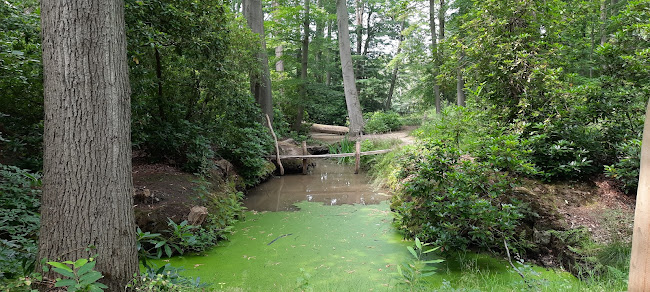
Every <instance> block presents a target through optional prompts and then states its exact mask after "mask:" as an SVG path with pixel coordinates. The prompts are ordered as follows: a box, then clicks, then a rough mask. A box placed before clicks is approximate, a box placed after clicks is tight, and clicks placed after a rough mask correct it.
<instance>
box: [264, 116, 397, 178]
mask: <svg viewBox="0 0 650 292" xmlns="http://www.w3.org/2000/svg"><path fill="white" fill-rule="evenodd" d="M266 121H267V122H268V126H269V129H270V130H271V135H273V139H274V140H275V155H274V156H272V157H270V158H271V159H275V161H277V163H278V166H279V168H280V175H284V167H283V166H282V159H302V174H307V165H308V164H309V159H319V158H342V157H353V156H354V173H355V174H358V173H359V168H360V167H361V156H366V155H376V154H384V153H388V152H391V151H393V149H383V150H373V151H364V152H361V142H360V141H356V143H355V147H354V148H355V152H354V153H336V154H319V155H311V154H309V152H308V151H307V142H305V141H303V142H302V154H301V155H280V147H279V146H278V138H277V137H276V136H275V131H273V127H272V126H271V121H270V119H269V116H268V115H266Z"/></svg>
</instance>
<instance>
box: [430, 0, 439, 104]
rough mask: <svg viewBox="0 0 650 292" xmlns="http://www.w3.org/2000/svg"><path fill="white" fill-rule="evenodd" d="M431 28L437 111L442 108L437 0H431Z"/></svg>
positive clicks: (434, 93)
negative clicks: (439, 77)
mask: <svg viewBox="0 0 650 292" xmlns="http://www.w3.org/2000/svg"><path fill="white" fill-rule="evenodd" d="M429 29H430V30H431V57H432V58H433V97H434V100H435V104H436V113H437V114H439V113H440V112H441V108H440V85H438V77H437V76H438V69H439V68H438V39H437V38H438V34H437V33H436V1H435V0H429Z"/></svg>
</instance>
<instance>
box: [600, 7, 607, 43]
mask: <svg viewBox="0 0 650 292" xmlns="http://www.w3.org/2000/svg"><path fill="white" fill-rule="evenodd" d="M605 42H607V0H601V1H600V45H601V46H602V45H604V44H605Z"/></svg>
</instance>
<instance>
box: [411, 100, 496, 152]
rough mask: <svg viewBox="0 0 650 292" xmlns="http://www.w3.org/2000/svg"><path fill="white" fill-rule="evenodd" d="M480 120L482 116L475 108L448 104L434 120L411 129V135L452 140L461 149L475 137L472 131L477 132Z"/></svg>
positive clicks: (421, 137)
mask: <svg viewBox="0 0 650 292" xmlns="http://www.w3.org/2000/svg"><path fill="white" fill-rule="evenodd" d="M481 120H482V116H480V114H479V112H478V111H477V110H474V109H471V108H466V107H460V106H449V107H445V108H444V109H443V110H442V113H440V114H439V115H436V118H435V119H434V120H432V121H430V122H427V123H425V124H424V125H422V127H420V128H419V129H417V130H415V131H413V135H414V136H415V137H417V138H420V139H438V140H442V141H449V142H454V143H455V144H456V146H458V147H460V148H461V149H462V148H465V147H466V146H467V145H470V144H471V143H470V142H472V141H475V140H476V139H477V138H476V137H474V133H477V132H479V130H478V129H479V126H480V122H481ZM484 130H485V128H483V129H481V131H480V132H483V131H484Z"/></svg>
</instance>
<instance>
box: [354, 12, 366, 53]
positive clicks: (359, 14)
mask: <svg viewBox="0 0 650 292" xmlns="http://www.w3.org/2000/svg"><path fill="white" fill-rule="evenodd" d="M355 3H356V11H355V12H356V15H357V17H356V18H357V19H356V20H357V27H356V34H357V55H361V45H362V44H363V9H364V7H363V1H362V0H355Z"/></svg>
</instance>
